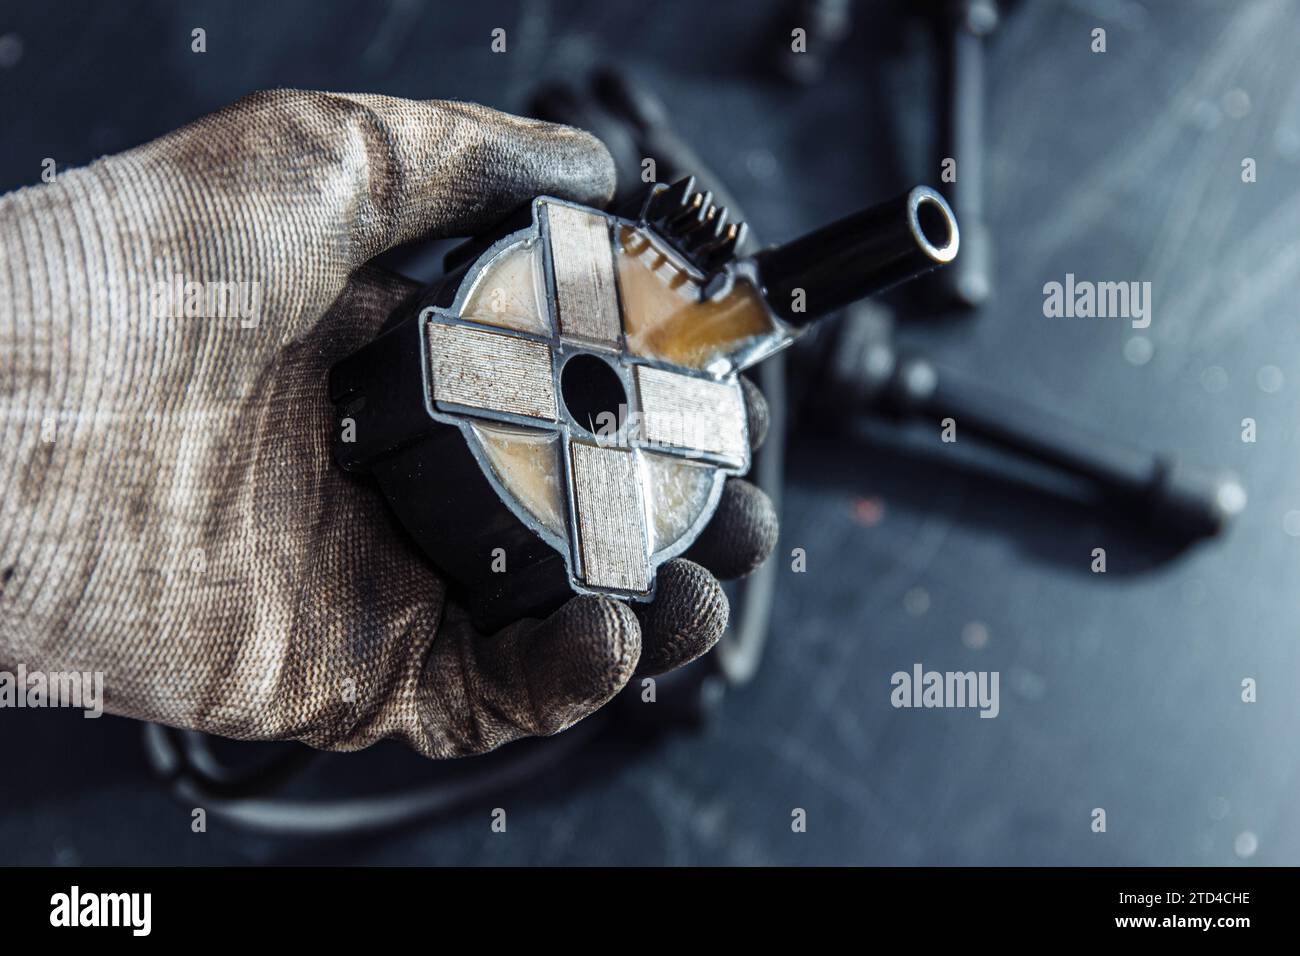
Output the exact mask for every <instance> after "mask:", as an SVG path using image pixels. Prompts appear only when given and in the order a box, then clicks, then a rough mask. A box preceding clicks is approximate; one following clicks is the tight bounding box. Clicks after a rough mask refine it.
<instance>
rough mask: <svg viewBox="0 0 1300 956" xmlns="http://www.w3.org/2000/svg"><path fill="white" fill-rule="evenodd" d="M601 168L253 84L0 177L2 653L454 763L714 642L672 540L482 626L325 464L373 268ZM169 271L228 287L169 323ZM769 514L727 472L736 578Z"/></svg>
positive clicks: (596, 186) (215, 710) (523, 140)
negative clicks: (158, 133)
mask: <svg viewBox="0 0 1300 956" xmlns="http://www.w3.org/2000/svg"><path fill="white" fill-rule="evenodd" d="M613 188H614V172H613V166H612V163H611V161H610V158H609V155H608V154H607V152H606V151H605V149H604V147H603V146H602V145H601V144H600V143H599V142H598V141H597V140H596V139H594V138H593V137H591V136H589V135H587V134H586V133H582V132H579V131H577V130H574V129H569V128H567V127H563V126H553V125H550V124H546V123H540V122H533V121H530V120H524V119H519V118H517V117H513V116H508V115H505V114H503V113H498V112H495V111H493V110H489V109H486V108H483V107H479V106H475V105H471V104H465V103H453V102H437V101H435V102H418V103H417V102H410V101H403V100H398V99H392V98H389V97H384V96H366V95H341V94H330V93H313V92H296V91H273V92H265V93H258V94H254V95H252V96H249V97H246V98H245V99H242V100H240V101H239V102H237V103H235V104H234V105H232V106H230V107H228V108H226V109H223V110H221V111H220V112H217V113H214V114H212V115H210V116H207V117H204V118H202V119H200V120H198V121H197V122H195V123H192V124H191V125H189V126H186V127H184V128H183V129H180V130H177V131H176V132H174V133H171V134H169V135H167V136H164V137H162V138H161V139H158V140H156V141H154V142H152V143H149V144H147V145H145V146H141V147H139V148H137V149H133V150H131V151H129V152H126V153H123V154H121V155H118V156H112V157H108V158H106V159H101V160H99V161H98V162H95V163H93V164H92V165H90V166H88V167H86V168H84V169H78V170H73V171H70V172H66V173H62V174H60V175H59V176H58V177H57V179H56V180H55V181H54V182H53V183H49V184H45V185H40V186H35V187H30V188H27V189H22V190H19V191H18V192H15V193H11V194H9V195H7V196H4V197H3V198H0V243H2V252H0V259H2V260H3V264H2V265H0V428H3V430H4V438H3V442H0V488H3V489H4V494H3V495H2V496H0V509H2V510H3V520H2V521H0V667H3V668H4V669H7V670H10V671H12V670H13V669H14V668H16V667H17V666H18V665H19V664H23V665H25V666H26V668H27V670H28V671H29V672H32V671H35V670H40V671H43V672H46V673H50V672H64V671H80V672H96V671H98V672H102V673H103V679H104V701H105V707H106V709H107V710H109V711H110V712H113V713H117V714H123V715H127V716H132V717H138V718H142V719H146V720H152V721H158V722H161V723H165V724H170V725H173V726H177V727H185V728H191V729H196V730H203V731H208V732H211V733H215V734H221V735H225V736H229V737H236V738H246V739H294V740H301V741H304V742H306V743H308V744H311V745H312V746H315V747H320V748H325V749H331V750H353V749H358V748H361V747H365V746H367V745H369V744H371V743H373V742H374V741H376V740H379V739H381V738H386V737H397V738H401V739H403V740H405V741H407V742H408V743H409V744H410V745H411V746H412V747H414V748H415V749H416V750H418V751H419V752H420V753H422V754H426V755H428V756H431V757H450V756H457V755H464V754H473V753H479V752H482V751H486V750H490V749H492V748H494V747H497V746H499V745H501V744H503V743H505V742H507V741H509V740H512V739H515V738H518V737H522V736H529V735H539V734H551V733H555V732H557V731H560V730H563V729H564V728H566V727H568V726H570V725H572V724H573V723H574V722H576V721H578V720H580V719H581V718H583V717H584V716H586V715H587V714H589V713H591V712H592V711H594V710H595V709H596V708H598V707H600V706H601V705H602V704H604V703H605V702H606V701H608V700H609V699H610V698H611V697H613V696H614V695H615V694H616V693H617V692H618V691H619V689H620V688H622V687H623V686H624V685H625V684H626V683H627V681H628V680H629V679H630V678H631V677H632V676H633V674H647V675H649V674H655V673H658V672H661V671H664V670H667V669H670V668H673V667H677V666H679V665H681V664H683V663H685V662H687V661H689V660H691V659H693V658H695V657H697V656H698V655H700V654H702V653H703V652H705V651H706V650H708V649H709V648H710V647H711V646H712V645H713V644H714V643H715V642H716V641H717V640H718V637H719V636H720V634H721V633H722V630H723V628H724V626H725V623H726V620H727V602H726V599H725V597H724V595H723V593H722V590H721V588H720V587H719V585H718V582H717V580H716V579H715V578H714V577H713V575H712V574H710V573H709V572H708V571H706V570H705V569H704V567H702V566H701V565H700V564H697V563H694V562H692V561H690V560H684V559H678V560H675V561H672V562H670V563H668V564H666V565H664V566H663V567H662V568H661V569H660V571H659V577H658V599H657V600H656V601H655V602H654V603H652V604H649V605H643V606H638V607H637V608H636V609H634V608H633V607H631V606H629V605H628V604H624V603H621V602H617V601H613V600H606V599H603V598H599V597H591V596H584V597H575V598H573V599H572V600H570V601H569V602H568V603H567V604H565V605H564V606H563V607H561V608H560V609H559V610H558V611H556V612H555V613H554V614H553V615H551V616H550V617H549V618H547V619H545V620H542V621H536V620H522V621H519V622H517V623H515V624H513V625H511V626H509V627H506V628H505V629H503V630H501V631H500V632H498V633H496V634H491V635H485V634H478V633H476V632H475V631H474V629H473V628H472V627H471V625H470V623H469V621H468V618H467V616H466V614H465V612H464V611H463V610H462V609H461V608H460V607H458V606H457V605H456V604H455V602H454V601H451V600H449V599H448V595H447V587H446V585H445V583H444V582H443V580H442V579H441V578H440V577H439V576H438V574H437V573H436V572H435V571H434V570H433V569H432V568H431V567H430V566H429V564H428V563H427V562H426V561H425V560H424V558H423V557H422V556H421V555H420V554H419V553H418V551H416V550H415V548H414V546H413V545H412V544H410V543H409V542H408V540H407V539H406V538H405V536H404V535H403V534H402V533H401V531H400V529H399V528H398V526H397V525H396V524H395V522H394V520H393V518H392V517H391V516H390V514H389V512H388V510H387V508H386V505H385V503H384V501H383V498H382V496H381V495H380V493H379V492H378V490H377V489H376V488H375V487H374V486H373V485H372V484H371V483H370V482H369V481H368V480H365V479H362V478H357V477H354V476H350V475H347V474H345V473H344V472H342V471H341V470H339V469H338V468H337V467H336V466H335V465H334V464H333V463H332V461H331V457H330V439H331V428H332V410H331V408H330V406H329V403H328V397H327V384H326V377H327V372H328V370H329V368H330V366H331V365H333V364H334V363H335V362H336V361H337V360H338V359H340V358H342V357H343V356H346V355H348V354H349V353H351V352H352V351H354V350H355V349H357V348H358V347H359V346H361V345H363V344H365V343H366V342H368V341H370V340H371V339H372V338H373V337H374V336H375V334H376V332H377V330H378V329H379V327H380V325H381V324H382V323H383V321H384V319H385V318H386V317H387V316H388V315H389V314H390V313H391V312H392V311H393V309H395V308H397V307H398V306H399V305H401V304H402V303H404V302H406V301H407V300H408V299H409V298H410V297H411V295H412V294H413V292H415V289H416V286H415V285H414V283H412V282H410V281H409V280H406V279H404V278H402V277H399V276H396V275H393V274H390V273H386V272H383V271H381V270H378V269H376V268H374V267H373V266H368V265H366V263H367V262H368V260H370V259H371V258H373V257H374V256H375V255H377V254H378V253H380V252H382V251H384V250H386V249H388V248H390V247H392V246H394V245H396V244H399V243H402V242H405V241H407V240H411V239H415V238H417V237H430V236H462V235H468V234H472V233H474V232H475V231H477V230H480V229H483V228H484V227H486V226H488V225H490V224H492V223H493V222H495V221H497V220H498V219H499V218H500V217H501V216H502V215H503V214H504V213H506V212H508V211H510V210H512V209H513V208H515V207H517V206H518V205H520V204H521V203H523V202H526V201H528V200H529V199H531V198H532V197H534V196H536V195H540V194H547V195H552V196H558V197H563V198H567V199H571V200H575V201H577V202H580V203H586V204H591V205H600V204H602V203H604V202H605V201H606V200H607V199H608V197H609V196H610V194H611V192H612V190H613ZM188 283H198V284H200V285H199V287H198V288H201V289H208V288H211V285H210V284H213V283H224V284H225V285H224V287H223V288H225V289H226V290H227V293H228V294H233V295H235V296H237V297H238V301H239V302H240V304H241V308H239V309H228V310H227V311H228V313H230V314H231V317H229V318H185V317H161V318H160V317H157V316H158V314H160V313H161V314H167V313H176V312H177V309H175V308H170V309H168V308H162V309H159V308H158V302H157V296H159V294H160V290H161V289H166V290H171V291H173V292H174V291H175V290H176V289H177V288H180V289H181V291H182V292H185V290H186V289H187V288H191V287H188V286H186V284H188ZM177 302H178V303H181V304H183V300H182V299H181V298H179V297H178V299H177ZM749 396H750V404H749V412H750V416H751V430H752V432H753V433H754V434H756V435H757V434H761V433H762V431H763V422H764V416H765V410H764V406H763V405H762V400H761V398H760V397H758V395H757V393H756V392H755V391H753V390H752V389H751V390H749ZM775 536H776V522H775V517H774V514H773V509H772V506H771V503H770V502H769V501H768V500H767V499H766V497H764V496H763V495H762V493H761V492H759V491H758V490H757V489H755V488H754V487H753V486H752V485H749V484H746V483H744V482H742V481H738V480H732V481H730V482H729V483H728V485H727V487H726V490H725V493H724V494H723V497H722V503H721V506H720V507H719V509H718V513H717V516H716V518H715V520H714V522H713V524H712V525H711V527H710V528H709V529H707V530H706V532H705V534H704V536H703V537H702V538H701V540H700V541H699V542H698V543H697V545H696V548H695V550H694V552H693V553H694V554H695V555H697V556H698V557H699V558H700V559H701V560H703V561H704V562H705V563H710V562H711V563H712V564H713V566H714V567H715V568H716V569H717V570H718V571H719V572H720V573H724V574H727V575H737V574H743V573H745V572H747V571H749V570H751V569H752V568H753V567H755V566H756V565H757V564H758V563H760V562H761V561H762V560H763V559H764V558H765V557H766V556H767V554H768V553H769V551H770V550H771V548H772V547H773V545H774V542H775Z"/></svg>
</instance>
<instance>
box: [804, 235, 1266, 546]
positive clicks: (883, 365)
mask: <svg viewBox="0 0 1300 956" xmlns="http://www.w3.org/2000/svg"><path fill="white" fill-rule="evenodd" d="M964 254H965V253H964V251H963V255H964ZM959 259H960V257H959ZM820 338H821V339H822V341H821V342H819V343H817V344H818V346H819V347H818V348H817V349H816V351H815V353H810V354H813V356H814V357H812V360H811V361H812V368H811V369H809V370H808V371H809V373H810V374H811V375H812V376H814V378H813V380H814V381H816V382H817V383H818V394H820V395H822V396H824V398H823V399H822V404H823V406H824V409H823V410H824V411H825V412H826V413H827V414H823V415H822V416H821V419H822V420H826V419H837V420H838V421H839V423H840V424H841V425H843V424H844V423H846V421H849V420H852V419H853V418H856V417H857V416H860V415H863V414H872V415H879V414H885V415H889V416H894V417H900V418H915V419H925V420H930V421H934V422H936V423H938V422H942V421H943V420H944V419H948V418H951V419H952V420H953V421H954V422H955V423H956V425H957V428H958V429H959V431H960V433H961V434H964V435H975V436H978V437H979V438H982V439H984V440H985V441H986V442H988V443H990V444H992V445H996V446H998V447H1000V448H1002V449H1004V450H1006V451H1009V452H1011V453H1013V454H1015V455H1018V456H1021V457H1023V458H1028V459H1031V460H1033V461H1037V462H1040V463H1042V464H1045V465H1048V466H1050V467H1052V468H1055V469H1057V470H1059V471H1060V472H1062V473H1064V474H1067V475H1070V476H1073V477H1075V478H1080V479H1083V480H1085V481H1086V482H1088V483H1090V484H1091V485H1092V486H1093V487H1095V488H1096V489H1097V491H1098V492H1100V494H1101V496H1102V498H1103V499H1104V500H1105V501H1107V502H1110V503H1112V504H1115V505H1120V506H1123V507H1126V508H1129V509H1131V510H1132V511H1133V512H1134V513H1136V514H1137V515H1138V516H1139V517H1140V518H1142V519H1145V520H1146V522H1147V523H1148V524H1149V525H1150V527H1152V528H1153V529H1155V530H1158V531H1160V532H1162V533H1164V534H1166V535H1168V536H1169V537H1170V538H1173V539H1176V540H1179V541H1183V542H1190V541H1194V540H1196V539H1198V538H1204V537H1210V536H1213V535H1216V534H1219V533H1220V532H1222V531H1223V530H1225V528H1226V527H1227V525H1228V524H1229V522H1230V521H1231V519H1232V518H1233V517H1234V516H1235V515H1237V514H1238V513H1239V512H1240V511H1241V510H1242V509H1243V508H1244V507H1245V505H1246V492H1245V490H1244V489H1243V488H1242V486H1241V484H1240V482H1239V481H1238V480H1237V478H1236V477H1235V476H1234V475H1232V474H1230V473H1222V472H1213V471H1208V470H1204V469H1201V468H1197V467H1194V466H1192V465H1189V464H1187V463H1185V462H1182V461H1181V460H1180V459H1179V458H1178V457H1177V456H1175V455H1169V454H1159V453H1153V452H1150V451H1146V450H1143V449H1138V448H1134V447H1132V446H1129V445H1125V444H1121V443H1119V442H1116V441H1114V440H1112V439H1110V438H1107V437H1106V436H1104V435H1099V434H1096V433H1094V432H1092V431H1089V430H1087V429H1084V428H1081V427H1079V426H1077V425H1075V424H1073V423H1071V422H1068V421H1065V420H1063V419H1061V418H1058V417H1057V416H1055V415H1052V414H1049V413H1048V412H1045V411H1042V410H1041V409H1038V408H1034V407H1032V406H1030V405H1028V404H1026V403H1024V402H1021V401H1018V400H1017V399H1015V398H1013V397H1011V396H1008V395H1004V394H1001V393H999V392H996V391H994V390H993V389H990V388H988V387H987V386H985V385H984V384H983V382H982V381H979V380H976V379H975V378H974V377H973V376H971V375H969V374H966V373H962V372H960V371H957V370H955V369H951V368H942V367H940V366H937V365H935V364H934V363H933V362H932V361H930V360H929V359H928V358H926V357H924V356H922V355H916V354H911V355H908V354H903V353H900V352H899V351H898V350H897V349H896V347H895V345H894V342H893V340H892V336H891V335H890V326H889V324H888V323H887V322H882V321H880V320H879V318H878V316H877V315H875V314H873V312H872V311H871V310H870V309H854V310H850V311H849V312H848V313H846V314H845V315H844V316H843V318H842V319H841V320H840V322H839V323H838V324H837V325H836V326H834V327H831V328H826V330H825V334H824V335H822V336H820ZM846 406H847V409H846ZM846 411H847V415H846Z"/></svg>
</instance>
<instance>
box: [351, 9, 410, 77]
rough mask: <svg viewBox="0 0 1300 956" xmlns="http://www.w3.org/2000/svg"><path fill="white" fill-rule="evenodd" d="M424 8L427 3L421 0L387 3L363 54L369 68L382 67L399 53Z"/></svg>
mask: <svg viewBox="0 0 1300 956" xmlns="http://www.w3.org/2000/svg"><path fill="white" fill-rule="evenodd" d="M424 10H425V5H424V4H423V3H421V2H419V0H389V2H388V3H387V4H385V6H384V15H383V18H382V19H381V20H380V21H379V25H378V26H376V27H375V32H374V35H373V36H372V37H371V38H370V42H369V43H368V44H366V48H365V50H364V51H363V52H362V54H361V62H362V63H363V64H364V65H365V66H366V68H367V69H371V70H377V69H382V68H383V67H385V66H386V65H387V64H388V62H389V61H390V60H391V59H392V58H393V57H394V56H396V55H397V53H398V51H399V50H400V49H401V46H402V43H403V42H404V41H405V40H407V39H409V37H410V33H411V27H412V26H414V25H415V23H416V22H417V21H418V20H419V19H420V14H421V12H423V11H424Z"/></svg>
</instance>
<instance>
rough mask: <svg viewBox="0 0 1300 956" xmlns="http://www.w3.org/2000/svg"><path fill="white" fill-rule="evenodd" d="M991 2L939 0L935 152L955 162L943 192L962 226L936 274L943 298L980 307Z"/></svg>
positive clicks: (986, 280) (994, 11) (988, 263)
mask: <svg viewBox="0 0 1300 956" xmlns="http://www.w3.org/2000/svg"><path fill="white" fill-rule="evenodd" d="M998 18H999V15H998V5H997V3H996V0H942V2H941V3H940V10H939V15H938V20H939V24H940V30H941V33H942V35H943V37H942V39H943V42H944V46H945V50H944V56H945V63H944V66H945V70H944V85H943V92H944V100H943V108H942V112H943V130H944V133H943V137H942V146H941V151H942V155H943V156H944V157H945V158H951V159H954V160H956V168H955V170H954V172H955V175H956V178H955V180H954V181H953V182H951V183H945V184H944V187H943V189H944V192H945V193H946V194H947V196H948V201H949V203H950V204H951V205H952V209H953V212H954V213H955V214H956V216H957V220H958V221H959V222H960V223H961V229H962V250H961V256H960V258H958V260H957V261H956V262H955V263H953V267H952V268H951V269H947V270H945V271H944V272H943V273H941V274H940V275H939V276H937V277H936V280H935V281H936V282H937V283H938V284H939V287H940V288H941V289H943V291H944V294H945V295H946V297H947V298H949V299H950V300H952V301H953V302H956V303H958V304H960V305H964V306H967V307H971V308H973V307H975V306H979V305H982V304H983V303H984V302H985V301H986V300H987V299H988V297H989V296H990V295H991V294H992V292H993V241H992V237H991V236H990V235H989V230H988V226H987V225H986V224H985V221H984V95H985V93H984V41H985V38H986V37H987V36H988V35H989V34H990V33H992V32H993V30H994V29H996V27H997V25H998Z"/></svg>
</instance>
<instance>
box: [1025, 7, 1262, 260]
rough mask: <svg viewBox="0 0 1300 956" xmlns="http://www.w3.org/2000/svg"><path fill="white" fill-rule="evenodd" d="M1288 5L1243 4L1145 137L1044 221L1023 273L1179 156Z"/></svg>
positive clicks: (1100, 164)
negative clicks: (1198, 112)
mask: <svg viewBox="0 0 1300 956" xmlns="http://www.w3.org/2000/svg"><path fill="white" fill-rule="evenodd" d="M1286 11H1287V7H1286V5H1285V4H1283V3H1278V2H1273V3H1269V2H1262V0H1261V2H1257V3H1250V4H1245V5H1243V6H1242V7H1241V8H1240V10H1239V12H1238V13H1237V14H1236V16H1235V17H1234V18H1233V20H1232V22H1231V23H1230V24H1229V25H1228V27H1227V29H1226V30H1225V31H1224V35H1223V37H1222V38H1221V39H1219V40H1218V41H1217V43H1216V45H1215V47H1214V49H1213V50H1212V52H1210V53H1209V54H1207V56H1206V57H1205V59H1204V60H1203V61H1202V62H1201V63H1200V65H1199V66H1198V67H1197V70H1196V72H1195V74H1194V75H1193V76H1192V78H1191V79H1190V80H1188V82H1187V83H1185V84H1184V86H1183V88H1182V89H1181V90H1180V91H1179V93H1178V94H1177V95H1176V96H1175V97H1174V98H1173V99H1172V100H1171V102H1170V103H1169V104H1168V105H1167V106H1166V107H1165V108H1164V109H1163V110H1161V111H1160V113H1159V114H1158V115H1157V117H1156V119H1155V121H1154V122H1153V123H1151V124H1150V126H1149V127H1148V128H1147V130H1146V132H1145V134H1144V135H1141V136H1138V137H1120V138H1119V145H1118V147H1117V148H1116V149H1115V150H1113V151H1112V152H1111V153H1110V154H1109V155H1107V156H1104V157H1101V158H1100V159H1098V160H1097V161H1096V162H1095V163H1094V164H1093V165H1092V170H1091V172H1090V174H1089V175H1087V176H1085V177H1083V178H1082V179H1081V180H1079V181H1076V182H1075V183H1074V185H1073V187H1072V188H1070V190H1069V193H1068V198H1066V200H1065V201H1064V202H1062V203H1061V204H1060V205H1059V206H1058V207H1057V208H1056V209H1055V210H1054V213H1053V215H1052V216H1047V217H1043V218H1041V219H1039V220H1038V221H1037V225H1036V226H1035V227H1031V234H1030V236H1029V237H1028V239H1027V241H1026V243H1025V249H1026V250H1028V255H1027V256H1026V258H1025V260H1024V262H1022V264H1021V268H1022V269H1024V270H1025V271H1027V272H1029V273H1031V274H1033V273H1036V272H1038V271H1040V270H1041V268H1042V264H1043V262H1044V261H1045V260H1046V259H1047V258H1049V257H1051V256H1052V255H1053V254H1055V253H1057V252H1058V251H1059V250H1060V249H1061V248H1063V247H1067V246H1069V245H1070V244H1071V243H1072V242H1073V240H1074V239H1075V237H1077V236H1078V234H1079V233H1080V232H1081V231H1086V230H1088V229H1090V228H1092V227H1093V226H1094V225H1095V224H1096V223H1098V222H1099V221H1100V220H1101V219H1102V218H1103V217H1104V216H1106V215H1109V214H1112V213H1113V211H1114V208H1115V205H1116V203H1118V202H1119V200H1120V198H1121V196H1122V195H1123V192H1122V190H1123V187H1125V186H1126V185H1129V184H1131V183H1134V182H1141V181H1143V179H1144V178H1145V177H1146V176H1147V175H1149V174H1150V173H1151V171H1152V170H1156V169H1159V168H1161V164H1160V162H1159V160H1160V158H1161V157H1163V156H1168V155H1173V154H1175V153H1176V149H1175V147H1176V144H1177V141H1178V138H1179V136H1180V135H1182V133H1183V132H1184V127H1185V122H1186V119H1185V118H1186V117H1187V116H1188V115H1189V113H1190V111H1191V109H1192V108H1193V107H1194V106H1195V104H1196V103H1198V102H1200V101H1202V100H1204V99H1205V98H1206V97H1212V96H1215V95H1216V94H1218V93H1220V92H1222V91H1223V90H1225V89H1227V83H1228V77H1229V76H1230V75H1231V73H1232V71H1233V70H1235V69H1237V68H1238V67H1239V65H1240V64H1241V63H1242V62H1243V61H1245V60H1246V59H1247V58H1249V57H1252V56H1254V55H1255V52H1256V51H1257V50H1258V49H1259V47H1260V45H1261V44H1262V43H1263V42H1264V41H1265V40H1266V39H1267V37H1268V36H1269V35H1270V33H1271V31H1273V30H1275V29H1276V28H1277V20H1278V19H1279V14H1281V13H1284V12H1286Z"/></svg>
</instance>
